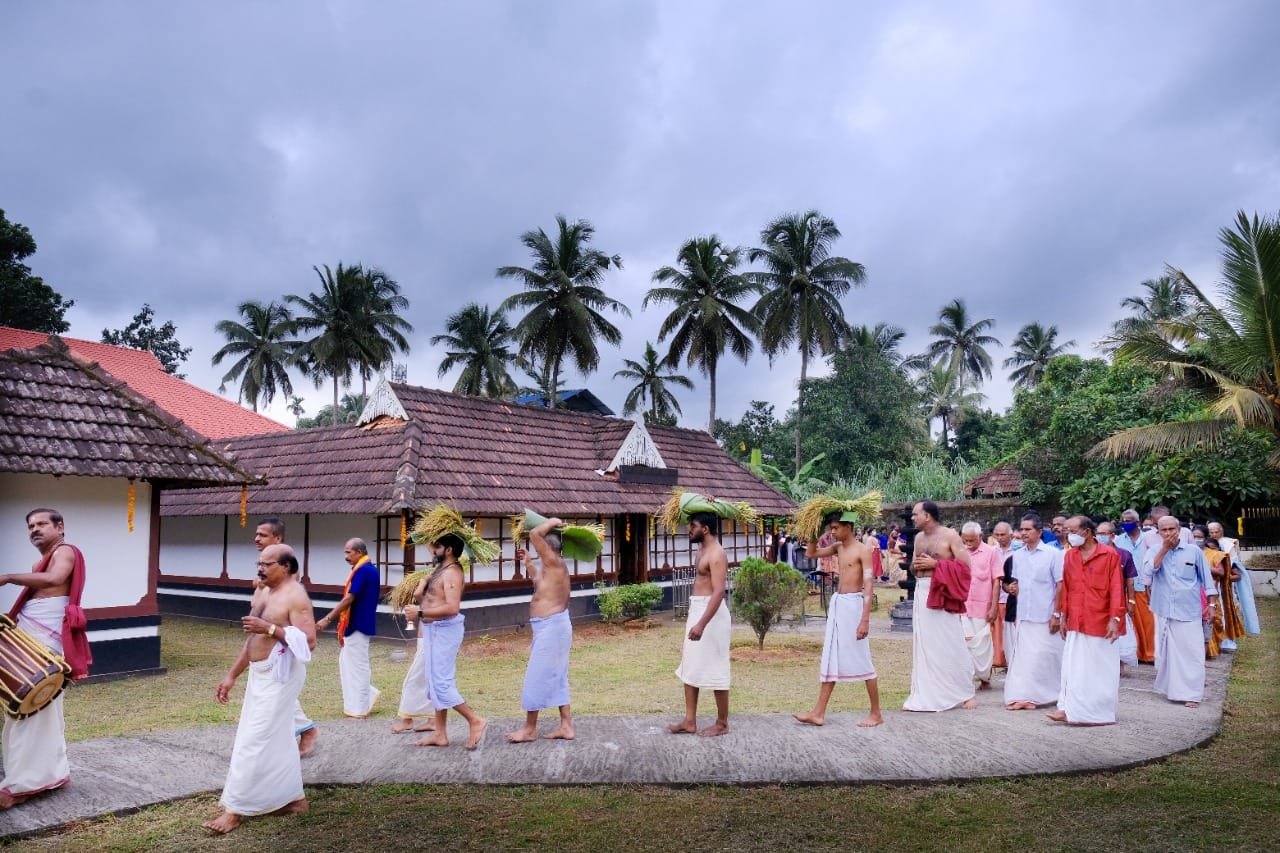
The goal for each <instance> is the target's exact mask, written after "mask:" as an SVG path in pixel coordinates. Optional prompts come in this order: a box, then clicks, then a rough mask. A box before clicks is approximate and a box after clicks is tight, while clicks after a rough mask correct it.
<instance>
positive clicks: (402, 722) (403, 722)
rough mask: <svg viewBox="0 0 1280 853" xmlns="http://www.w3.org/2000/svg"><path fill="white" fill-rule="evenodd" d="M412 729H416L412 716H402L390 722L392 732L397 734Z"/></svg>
mask: <svg viewBox="0 0 1280 853" xmlns="http://www.w3.org/2000/svg"><path fill="white" fill-rule="evenodd" d="M412 731H417V730H416V729H415V728H414V727H413V718H412V717H404V718H402V719H399V720H396V721H395V722H394V723H392V724H391V732H392V734H397V735H398V734H404V733H405V732H412Z"/></svg>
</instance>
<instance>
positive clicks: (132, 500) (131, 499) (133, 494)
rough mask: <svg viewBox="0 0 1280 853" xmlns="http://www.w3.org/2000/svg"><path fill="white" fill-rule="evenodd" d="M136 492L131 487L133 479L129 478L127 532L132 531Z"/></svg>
mask: <svg viewBox="0 0 1280 853" xmlns="http://www.w3.org/2000/svg"><path fill="white" fill-rule="evenodd" d="M137 497H138V493H137V490H136V489H134V487H133V480H132V479H130V480H129V532H130V533H132V532H133V505H134V503H135V502H136V501H137Z"/></svg>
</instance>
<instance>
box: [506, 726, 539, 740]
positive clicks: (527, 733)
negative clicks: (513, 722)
mask: <svg viewBox="0 0 1280 853" xmlns="http://www.w3.org/2000/svg"><path fill="white" fill-rule="evenodd" d="M537 739H538V730H537V729H535V728H533V727H532V726H521V727H520V728H518V729H516V730H515V731H514V732H511V733H510V734H508V735H507V742H508V743H532V742H533V741H535V740H537Z"/></svg>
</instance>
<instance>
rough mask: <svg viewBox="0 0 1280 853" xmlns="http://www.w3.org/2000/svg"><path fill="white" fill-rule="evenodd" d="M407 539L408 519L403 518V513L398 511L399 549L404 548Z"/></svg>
mask: <svg viewBox="0 0 1280 853" xmlns="http://www.w3.org/2000/svg"><path fill="white" fill-rule="evenodd" d="M408 540H409V520H408V519H407V518H405V515H404V513H400V550H401V551H403V550H404V546H405V545H406V544H407V543H408Z"/></svg>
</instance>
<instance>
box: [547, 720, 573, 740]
mask: <svg viewBox="0 0 1280 853" xmlns="http://www.w3.org/2000/svg"><path fill="white" fill-rule="evenodd" d="M542 737H543V738H545V739H546V740H573V724H572V723H561V724H560V728H558V729H556V730H555V731H554V732H550V733H549V734H545V735H543V736H542Z"/></svg>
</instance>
